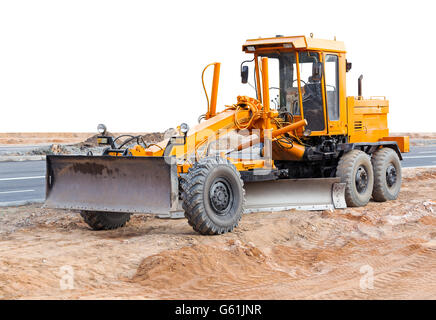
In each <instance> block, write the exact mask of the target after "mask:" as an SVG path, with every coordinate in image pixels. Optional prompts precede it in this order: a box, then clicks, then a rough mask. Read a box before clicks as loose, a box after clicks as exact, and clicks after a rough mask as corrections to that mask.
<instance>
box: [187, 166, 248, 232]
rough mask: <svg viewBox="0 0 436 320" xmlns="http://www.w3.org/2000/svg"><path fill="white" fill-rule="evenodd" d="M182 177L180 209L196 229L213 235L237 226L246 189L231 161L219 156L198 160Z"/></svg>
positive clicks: (242, 208)
mask: <svg viewBox="0 0 436 320" xmlns="http://www.w3.org/2000/svg"><path fill="white" fill-rule="evenodd" d="M184 179H185V181H184V183H183V184H182V188H183V195H182V199H183V209H184V210H185V217H186V218H187V219H188V223H189V224H190V225H191V226H192V228H193V229H194V230H195V231H197V232H198V233H200V234H204V235H216V234H223V233H226V232H230V231H232V230H233V229H234V228H235V227H236V226H237V225H238V223H239V220H241V216H242V213H243V210H244V196H245V191H244V188H243V182H242V180H241V176H240V174H239V172H238V171H237V170H236V168H235V166H234V165H233V164H232V163H231V162H230V161H228V160H226V159H223V158H220V157H210V158H204V159H201V160H200V161H198V162H196V163H195V164H194V165H193V166H192V167H191V168H190V169H189V172H188V175H187V176H186V177H185V178H184Z"/></svg>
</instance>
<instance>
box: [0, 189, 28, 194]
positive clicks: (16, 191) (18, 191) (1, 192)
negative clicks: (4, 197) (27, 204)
mask: <svg viewBox="0 0 436 320" xmlns="http://www.w3.org/2000/svg"><path fill="white" fill-rule="evenodd" d="M22 192H35V190H13V191H0V194H7V193H22Z"/></svg>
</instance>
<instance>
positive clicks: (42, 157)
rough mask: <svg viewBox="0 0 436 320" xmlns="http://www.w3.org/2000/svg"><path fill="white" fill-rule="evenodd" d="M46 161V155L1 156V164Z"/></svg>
mask: <svg viewBox="0 0 436 320" xmlns="http://www.w3.org/2000/svg"><path fill="white" fill-rule="evenodd" d="M42 160H45V155H36V156H0V162H10V161H42Z"/></svg>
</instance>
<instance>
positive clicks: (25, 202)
mask: <svg viewBox="0 0 436 320" xmlns="http://www.w3.org/2000/svg"><path fill="white" fill-rule="evenodd" d="M44 201H45V200H44V199H36V200H20V201H8V202H0V207H18V206H26V205H29V204H35V203H44Z"/></svg>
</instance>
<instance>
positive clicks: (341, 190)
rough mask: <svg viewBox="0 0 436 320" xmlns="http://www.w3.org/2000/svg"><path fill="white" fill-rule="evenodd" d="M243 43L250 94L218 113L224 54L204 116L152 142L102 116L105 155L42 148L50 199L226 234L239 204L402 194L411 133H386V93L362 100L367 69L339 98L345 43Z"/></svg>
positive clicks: (273, 206)
mask: <svg viewBox="0 0 436 320" xmlns="http://www.w3.org/2000/svg"><path fill="white" fill-rule="evenodd" d="M242 50H243V51H244V52H246V53H247V54H250V55H253V56H252V59H251V60H247V61H244V62H243V63H242V64H241V78H242V83H248V84H249V85H251V86H252V87H253V89H254V91H255V92H253V97H248V96H238V97H237V100H236V103H235V104H232V105H227V106H225V108H224V110H222V111H219V112H218V111H217V109H216V105H217V95H218V82H219V71H220V63H213V64H210V65H209V66H213V67H214V72H213V83H212V89H211V96H210V99H209V97H208V95H207V91H206V89H205V92H206V98H207V102H208V103H207V105H208V106H207V112H206V113H205V114H204V115H202V116H200V118H199V124H197V125H196V126H195V127H193V128H191V129H190V128H189V127H188V125H186V124H184V123H183V124H182V125H180V126H179V127H177V133H176V134H173V135H171V136H168V137H166V139H165V140H163V141H162V142H160V143H157V144H147V143H145V142H144V141H143V140H142V139H141V137H140V136H137V137H133V136H132V137H131V138H130V139H128V141H129V142H133V143H132V144H131V145H129V146H127V144H126V142H124V143H122V144H121V145H120V144H118V143H117V139H113V138H112V137H111V136H109V135H107V134H106V128H105V126H104V125H99V128H98V129H99V132H100V136H99V137H98V141H99V143H100V144H102V145H107V147H106V148H105V149H104V152H103V154H102V155H98V156H94V155H87V156H69V155H52V156H48V157H47V177H46V190H47V194H46V202H45V206H46V207H51V208H63V209H74V210H80V211H81V215H82V217H83V218H84V220H85V222H86V223H87V224H88V225H89V226H91V227H92V228H93V229H95V230H102V229H114V228H118V227H121V226H123V225H125V223H126V222H127V221H128V220H129V219H130V215H131V214H134V213H152V214H158V215H167V216H177V214H181V213H184V216H185V217H186V218H187V220H188V222H189V224H190V225H191V226H192V227H193V229H194V230H195V231H197V232H199V233H201V234H208V235H213V234H222V233H226V232H230V231H232V230H233V229H234V228H235V227H236V226H237V225H238V223H239V221H240V219H241V217H242V214H243V213H244V212H255V211H277V210H288V209H292V208H295V209H303V210H329V209H335V208H345V207H346V206H351V207H358V206H365V205H366V204H367V203H368V202H369V201H370V199H371V198H372V199H373V200H374V201H380V202H381V201H388V200H394V199H396V198H397V197H398V194H399V192H400V188H401V165H400V160H402V156H401V153H402V152H408V151H409V138H408V137H390V136H389V130H388V126H387V114H388V110H389V102H388V100H386V99H385V98H384V97H376V98H371V99H364V98H363V97H362V76H361V77H360V78H359V81H358V87H359V94H358V96H357V97H347V96H346V86H345V84H346V81H345V80H346V72H348V71H349V70H350V68H351V63H349V62H347V60H346V51H345V46H344V44H343V42H340V41H336V40H320V39H314V38H313V37H312V36H311V37H305V36H294V37H284V36H277V37H274V38H259V39H253V40H247V41H246V43H245V44H244V45H243V46H242ZM209 66H207V67H209ZM250 66H251V68H252V70H253V74H254V76H253V78H252V80H249V70H250ZM207 67H206V68H207ZM206 68H205V70H206ZM205 70H204V71H203V75H204V72H205ZM250 81H252V83H250ZM203 87H204V81H203ZM134 141H136V144H134Z"/></svg>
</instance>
